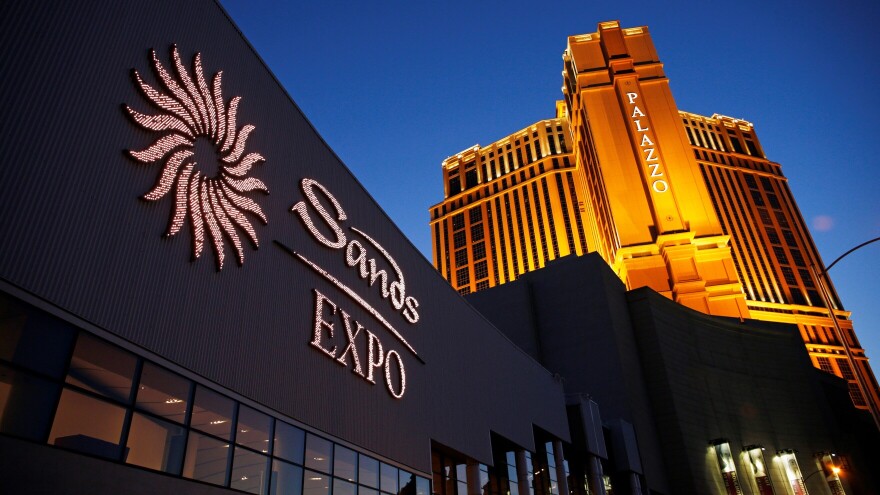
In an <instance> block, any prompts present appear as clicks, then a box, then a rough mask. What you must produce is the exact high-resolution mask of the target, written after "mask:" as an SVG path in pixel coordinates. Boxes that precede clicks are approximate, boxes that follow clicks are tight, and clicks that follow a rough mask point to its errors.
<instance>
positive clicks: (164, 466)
mask: <svg viewBox="0 0 880 495" xmlns="http://www.w3.org/2000/svg"><path fill="white" fill-rule="evenodd" d="M185 441H186V429H185V428H184V427H182V426H180V425H177V424H174V423H171V422H169V421H164V420H161V419H159V418H155V417H153V416H150V415H147V414H142V413H137V412H136V413H134V415H133V416H132V420H131V427H130V430H129V432H128V441H127V442H126V444H125V448H126V450H127V454H126V456H125V462H127V463H128V464H134V465H135V466H141V467H145V468H150V469H155V470H157V471H162V472H165V473H170V474H174V475H179V474H180V468H181V465H182V462H183V446H184V442H185Z"/></svg>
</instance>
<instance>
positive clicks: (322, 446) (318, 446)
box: [305, 433, 333, 473]
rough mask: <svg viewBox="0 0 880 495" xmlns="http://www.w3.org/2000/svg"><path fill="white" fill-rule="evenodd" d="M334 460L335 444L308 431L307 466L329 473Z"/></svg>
mask: <svg viewBox="0 0 880 495" xmlns="http://www.w3.org/2000/svg"><path fill="white" fill-rule="evenodd" d="M332 461H333V444H332V443H330V441H328V440H324V439H323V438H321V437H319V436H316V435H312V434H311V433H307V434H306V463H305V466H306V467H307V468H309V469H314V470H317V471H322V472H324V473H329V472H330V466H331V463H332Z"/></svg>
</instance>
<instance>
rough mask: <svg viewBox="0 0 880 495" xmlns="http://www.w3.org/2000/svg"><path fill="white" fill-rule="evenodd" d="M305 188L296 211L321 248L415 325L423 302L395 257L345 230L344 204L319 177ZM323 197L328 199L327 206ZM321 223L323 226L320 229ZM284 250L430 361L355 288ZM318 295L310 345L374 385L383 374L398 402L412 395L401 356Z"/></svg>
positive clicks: (357, 233) (353, 231) (305, 181)
mask: <svg viewBox="0 0 880 495" xmlns="http://www.w3.org/2000/svg"><path fill="white" fill-rule="evenodd" d="M301 187H302V191H303V195H304V196H305V199H304V200H302V201H299V202H297V203H296V204H294V205H293V207H291V209H290V211H291V212H293V213H295V214H296V215H297V216H298V217H299V219H300V221H301V222H302V224H303V226H304V227H305V230H306V231H307V232H308V233H309V234H310V235H311V236H312V238H313V239H314V240H315V241H316V242H318V243H319V244H320V245H322V246H325V247H327V248H330V249H333V250H335V251H337V252H339V254H340V256H341V257H343V259H344V263H345V266H347V267H348V268H349V269H351V270H352V271H353V272H354V273H355V274H356V275H357V276H358V278H360V279H361V280H363V282H364V284H365V285H366V287H368V288H370V289H372V290H377V293H378V294H379V295H380V296H381V298H382V299H384V300H385V301H387V302H388V305H389V309H391V310H393V311H394V312H396V313H399V314H400V315H401V316H402V317H403V318H404V319H405V320H406V321H407V322H408V323H409V324H415V323H417V322H418V321H419V313H418V307H419V301H418V300H417V299H416V298H415V297H413V296H410V295H407V293H406V280H405V277H404V274H403V271H402V270H401V269H400V266H399V265H398V264H397V262H396V261H395V260H394V258H393V257H392V256H391V254H390V253H388V251H387V250H386V249H385V248H384V247H383V246H382V245H381V244H379V242H377V241H376V240H375V239H373V238H372V237H370V235H368V234H367V233H366V232H363V231H362V230H359V229H358V228H356V227H353V226H349V227H348V229H349V230H350V231H351V233H347V232H346V231H345V230H343V222H345V221H346V220H347V219H348V217H347V216H346V214H345V210H344V209H343V208H342V205H341V204H340V203H339V201H338V200H337V199H336V197H335V196H334V195H333V194H332V193H331V192H330V191H329V190H327V188H326V187H324V186H323V185H321V184H320V183H319V182H317V181H315V180H313V179H303V180H302V182H301ZM319 196H320V197H322V198H323V202H322V200H321V198H319ZM325 205H326V206H325ZM328 206H329V208H328ZM318 225H322V227H321V228H319V227H318ZM325 231H328V232H326V233H325ZM279 244H280V243H279ZM282 247H284V249H286V250H287V251H288V252H290V254H292V255H293V256H294V257H295V258H296V259H298V260H300V261H301V262H302V263H303V264H305V265H306V266H307V267H309V268H310V269H312V270H313V271H314V272H315V273H317V274H318V275H320V276H321V277H323V278H324V279H325V280H327V281H328V282H330V283H331V284H333V285H335V286H336V287H337V288H338V289H339V290H341V291H342V292H343V293H344V294H346V295H347V296H348V297H349V298H350V299H351V300H352V301H354V302H355V303H357V304H358V305H359V306H361V307H362V308H363V309H365V310H366V311H367V312H368V313H369V314H370V315H372V316H373V317H374V318H375V319H376V321H378V322H379V323H380V324H381V325H382V326H384V327H385V329H386V330H388V332H389V333H390V334H391V335H392V336H393V337H394V339H395V340H396V341H397V342H399V343H400V344H402V345H403V347H404V348H405V349H406V350H407V351H409V352H410V353H411V354H412V355H413V356H415V358H416V359H418V360H419V361H421V362H423V363H424V361H422V359H421V358H420V357H419V355H418V353H417V352H416V350H415V349H414V348H413V347H412V346H411V345H410V344H409V342H407V341H406V338H404V336H403V335H401V333H400V332H399V331H398V330H397V329H396V328H395V327H394V325H392V324H391V323H390V322H389V321H388V319H387V318H385V316H383V314H382V312H380V311H379V310H377V309H376V308H374V307H373V306H372V305H371V304H370V303H369V302H367V301H366V300H365V299H364V298H363V297H361V296H360V295H359V294H358V293H357V292H356V291H355V290H354V289H352V288H351V287H349V286H348V285H346V284H345V283H343V282H342V281H341V280H340V279H339V278H337V277H335V276H334V275H332V274H331V273H329V272H327V271H326V270H325V269H324V268H322V267H320V266H319V265H317V264H316V263H315V262H314V261H313V260H310V259H308V258H306V257H305V256H304V255H303V254H302V253H299V252H296V251H294V250H291V249H290V248H287V247H286V246H283V245H282ZM382 267H388V268H387V269H386V268H382ZM313 292H314V295H315V310H314V319H313V326H312V332H311V340H310V342H309V345H311V346H312V347H313V348H315V349H316V350H318V351H319V352H321V353H322V354H323V355H325V356H327V357H328V358H330V359H332V360H333V361H334V362H336V363H337V364H339V365H341V366H344V367H346V368H347V367H349V366H350V367H351V370H352V373H354V374H356V375H358V376H359V377H361V378H362V379H364V380H365V381H367V382H368V383H370V384H373V385H375V384H376V380H377V374H383V375H384V379H385V380H384V381H385V386H386V388H387V390H388V392H389V393H390V394H391V396H392V397H394V398H395V399H400V398H402V397H403V394H404V393H405V392H406V368H405V366H404V363H403V358H402V357H401V355H400V352H399V351H398V350H396V349H394V348H393V347H392V345H391V344H389V343H388V342H387V341H386V343H385V344H384V345H383V343H382V340H381V338H380V337H379V335H378V334H377V333H375V332H372V331H370V330H368V329H367V328H365V327H364V326H363V324H361V323H360V322H358V321H357V320H355V319H354V318H352V316H351V314H350V313H351V312H350V311H345V310H344V309H343V308H342V307H341V306H340V305H339V304H337V303H335V302H333V301H331V300H330V298H328V297H327V296H326V295H324V294H323V293H322V292H320V291H319V290H318V289H313ZM377 371H378V373H377Z"/></svg>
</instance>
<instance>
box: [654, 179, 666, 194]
mask: <svg viewBox="0 0 880 495" xmlns="http://www.w3.org/2000/svg"><path fill="white" fill-rule="evenodd" d="M651 187H653V188H654V190H655V191H657V192H658V193H662V192H666V191H667V190H668V189H669V184H667V183H666V181H665V180H655V181H654V183H653V184H652V185H651Z"/></svg>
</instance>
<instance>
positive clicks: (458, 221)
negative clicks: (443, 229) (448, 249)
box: [452, 213, 464, 230]
mask: <svg viewBox="0 0 880 495" xmlns="http://www.w3.org/2000/svg"><path fill="white" fill-rule="evenodd" d="M463 228H464V213H456V214H455V215H453V216H452V230H459V229H463Z"/></svg>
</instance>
